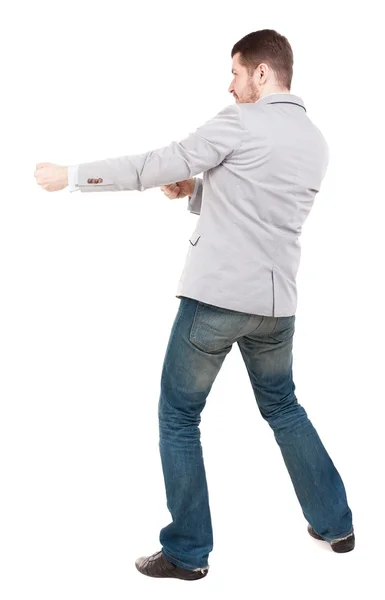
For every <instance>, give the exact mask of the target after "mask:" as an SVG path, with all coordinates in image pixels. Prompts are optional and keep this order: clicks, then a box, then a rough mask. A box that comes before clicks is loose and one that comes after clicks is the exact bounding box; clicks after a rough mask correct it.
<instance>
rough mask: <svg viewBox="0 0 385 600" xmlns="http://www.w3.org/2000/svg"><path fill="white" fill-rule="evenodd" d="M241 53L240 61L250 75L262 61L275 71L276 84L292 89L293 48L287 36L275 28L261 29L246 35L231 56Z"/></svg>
mask: <svg viewBox="0 0 385 600" xmlns="http://www.w3.org/2000/svg"><path fill="white" fill-rule="evenodd" d="M238 53H239V57H238V60H239V63H240V64H241V65H242V66H243V67H245V68H246V69H247V71H248V74H249V76H250V77H253V75H254V73H255V69H257V68H258V67H259V65H260V64H261V63H266V64H267V66H268V67H269V68H270V69H271V70H272V71H273V73H274V76H275V82H276V86H277V87H279V88H282V89H287V90H290V88H291V81H292V78H293V62H294V59H293V50H292V48H291V46H290V44H289V41H288V40H287V38H286V37H285V36H283V35H281V34H279V33H278V32H277V31H275V30H274V29H260V30H259V31H253V32H252V33H249V34H247V35H245V36H244V37H243V38H242V39H240V40H239V41H238V42H237V43H236V44H235V45H234V46H233V49H232V51H231V58H233V57H234V55H236V54H238Z"/></svg>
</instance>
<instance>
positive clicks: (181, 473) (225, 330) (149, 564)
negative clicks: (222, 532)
mask: <svg viewBox="0 0 385 600" xmlns="http://www.w3.org/2000/svg"><path fill="white" fill-rule="evenodd" d="M231 57H232V74H233V80H232V82H231V85H230V87H229V92H230V93H231V94H232V95H233V97H234V98H235V103H233V104H231V105H229V106H226V107H225V108H224V109H223V110H221V111H220V112H219V113H218V114H217V115H216V116H215V117H214V118H212V119H211V120H209V121H207V122H206V123H205V124H204V125H202V126H201V127H199V128H198V129H197V130H196V131H195V133H193V134H190V135H189V136H188V137H186V138H185V139H183V140H182V141H181V142H172V143H171V144H170V145H168V146H166V147H164V148H160V149H158V150H154V151H150V152H147V153H144V154H140V155H134V156H121V157H117V158H109V159H106V160H100V161H96V162H91V163H83V164H80V165H78V166H72V167H61V166H58V165H53V164H51V163H41V164H38V165H37V167H36V171H35V177H36V179H37V182H38V184H39V185H41V186H42V187H43V188H44V189H46V190H47V191H56V190H60V189H63V188H65V187H66V186H67V185H68V184H69V186H70V190H71V191H74V190H76V189H80V190H81V191H82V192H95V191H96V192H103V191H120V190H122V191H123V190H139V191H143V190H145V189H148V188H153V187H157V186H161V188H162V190H163V191H164V193H165V194H166V195H167V196H168V197H169V198H181V197H184V196H189V198H188V209H189V210H190V211H191V212H192V213H194V214H197V215H200V218H199V220H198V225H197V227H196V230H195V231H194V233H193V234H192V236H191V238H190V246H189V251H188V255H187V260H186V265H185V268H184V271H183V273H182V276H181V279H180V282H179V287H178V290H177V297H178V298H180V304H179V309H178V312H177V315H176V318H175V321H174V324H173V327H172V330H171V335H170V339H169V342H168V346H167V349H166V354H165V358H164V365H163V371H162V377H161V390H160V399H159V407H158V415H159V432H160V439H159V448H160V454H161V461H162V469H163V475H164V481H165V488H166V495H167V506H168V509H169V511H170V513H171V516H172V522H171V523H170V524H168V525H167V526H166V527H164V528H163V529H162V530H161V531H160V538H159V539H160V543H161V546H162V548H161V550H160V551H158V552H156V553H154V554H152V555H151V556H148V557H142V558H140V559H138V560H137V561H136V566H137V568H138V570H139V571H140V572H141V573H143V574H145V575H149V576H151V577H174V578H179V579H185V580H194V579H200V578H202V577H205V576H206V575H207V573H208V569H209V565H208V557H209V554H210V552H211V551H212V549H213V531H212V524H211V516H210V507H209V499H208V489H207V482H206V474H205V468H204V462H203V454H202V446H201V443H200V429H199V424H200V419H201V413H202V411H203V409H204V407H205V404H206V400H207V396H208V394H209V392H210V390H211V387H212V385H213V383H214V381H215V379H216V377H217V375H218V372H219V370H220V368H221V366H222V364H223V362H224V360H225V358H226V356H227V354H228V353H229V352H230V351H231V349H232V346H233V344H234V343H237V344H238V347H239V349H240V352H241V355H242V357H243V360H244V363H245V366H246V369H247V372H248V375H249V378H250V382H251V385H252V388H253V391H254V394H255V398H256V402H257V406H258V409H259V411H260V413H261V415H262V417H263V418H264V419H265V420H266V421H267V423H268V424H269V425H270V427H271V428H272V430H273V433H274V436H275V439H276V441H277V443H278V445H279V447H280V450H281V453H282V456H283V459H284V462H285V465H286V467H287V470H288V473H289V475H290V478H291V481H292V483H293V487H294V491H295V493H296V495H297V498H298V501H299V503H300V505H301V509H302V512H303V514H304V517H305V519H306V520H307V522H308V531H309V533H310V535H312V536H313V537H315V538H317V539H322V540H324V541H326V542H328V543H329V544H330V546H331V548H332V550H334V551H335V552H348V551H350V550H353V548H354V544H355V536H354V529H353V523H352V512H351V510H350V508H349V506H348V503H347V497H346V492H345V488H344V484H343V482H342V479H341V477H340V475H339V473H338V471H337V469H336V467H335V466H334V464H333V462H332V460H331V458H330V456H329V455H328V453H327V451H326V449H325V447H324V446H323V444H322V441H321V440H320V438H319V436H318V434H317V431H316V429H315V428H314V426H313V425H312V423H311V421H310V420H309V418H308V416H307V413H306V411H305V409H304V408H303V407H302V406H301V405H300V404H299V403H298V400H297V398H296V395H295V385H294V382H293V374H292V360H293V357H292V346H293V335H294V328H295V327H294V326H295V312H296V308H297V289H296V275H297V271H298V267H299V262H300V243H299V237H300V234H301V229H302V225H303V223H304V222H305V220H306V218H307V217H308V215H309V212H310V210H311V208H312V205H313V202H314V198H315V196H316V194H317V192H319V190H320V186H321V182H322V180H323V178H324V175H325V172H326V169H327V165H328V147H327V144H326V142H325V140H324V138H323V136H322V134H321V133H320V131H319V130H318V129H317V127H316V126H315V125H314V124H313V123H312V122H311V120H310V119H309V117H308V115H307V113H306V108H305V105H304V103H303V101H302V99H301V98H300V97H298V96H296V95H294V94H292V93H291V92H290V88H291V80H292V75H293V52H292V48H291V46H290V44H289V42H288V40H287V39H286V38H285V37H284V36H282V35H280V34H279V33H277V32H276V31H274V30H269V29H264V30H260V31H255V32H252V33H250V34H248V35H246V36H245V37H244V38H242V39H241V40H240V41H238V42H237V43H236V44H235V46H234V47H233V49H232V52H231ZM199 173H203V179H200V178H195V176H196V175H198V174H199Z"/></svg>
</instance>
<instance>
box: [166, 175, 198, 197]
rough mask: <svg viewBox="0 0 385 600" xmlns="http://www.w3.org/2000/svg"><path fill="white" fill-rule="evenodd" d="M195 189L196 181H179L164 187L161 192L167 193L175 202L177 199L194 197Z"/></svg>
mask: <svg viewBox="0 0 385 600" xmlns="http://www.w3.org/2000/svg"><path fill="white" fill-rule="evenodd" d="M194 187H195V179H185V180H184V181H178V182H177V183H170V184H169V185H162V186H161V188H160V189H161V190H162V192H164V193H165V195H166V196H167V198H170V200H174V199H175V198H184V197H185V196H192V195H193V192H194Z"/></svg>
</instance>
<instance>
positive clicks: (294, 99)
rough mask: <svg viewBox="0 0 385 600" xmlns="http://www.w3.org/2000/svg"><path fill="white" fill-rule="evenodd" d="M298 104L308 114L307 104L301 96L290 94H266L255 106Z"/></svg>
mask: <svg viewBox="0 0 385 600" xmlns="http://www.w3.org/2000/svg"><path fill="white" fill-rule="evenodd" d="M282 103H283V104H286V103H289V104H297V105H298V106H302V108H303V109H304V111H305V112H306V108H305V104H304V102H303V100H302V98H300V97H299V96H296V95H295V94H290V93H288V92H286V93H285V92H280V93H273V94H266V96H262V98H260V99H259V100H257V101H256V103H255V104H282Z"/></svg>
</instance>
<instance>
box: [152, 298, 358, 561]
mask: <svg viewBox="0 0 385 600" xmlns="http://www.w3.org/2000/svg"><path fill="white" fill-rule="evenodd" d="M294 324H295V315H294V316H291V317H266V316H258V315H250V314H247V313H241V312H237V311H233V310H227V309H224V308H219V307H216V306H211V305H209V304H204V303H202V302H198V301H197V300H192V299H190V298H185V297H182V298H181V299H180V305H179V309H178V312H177V315H176V318H175V321H174V324H173V327H172V330H171V335H170V339H169V342H168V346H167V349H166V354H165V358H164V364H163V370H162V377H161V391H160V399H159V407H158V416H159V434H160V437H159V449H160V455H161V463H162V470H163V476H164V482H165V488H166V497H167V508H168V510H169V511H170V514H171V516H172V522H171V523H170V524H169V525H167V526H166V527H164V528H163V529H161V531H160V537H159V539H160V543H161V545H162V552H163V554H164V555H165V557H166V558H167V559H168V560H169V561H170V562H172V563H174V564H176V565H178V566H180V567H183V568H185V569H189V570H194V569H198V568H204V567H208V556H209V553H210V552H211V551H212V549H213V531H212V524H211V516H210V506H209V498H208V489H207V481H206V473H205V468H204V463H203V454H202V446H201V442H200V429H199V424H200V420H201V412H202V411H203V409H204V407H205V404H206V399H207V396H208V394H209V392H210V390H211V387H212V385H213V383H214V381H215V378H216V376H217V375H218V373H219V370H220V368H221V366H222V364H223V361H224V360H225V357H226V355H227V354H228V353H229V352H230V351H231V349H232V345H233V344H234V343H235V342H237V344H238V346H239V349H240V351H241V354H242V357H243V360H244V363H245V366H246V369H247V372H248V374H249V378H250V381H251V385H252V387H253V391H254V395H255V398H256V402H257V406H258V409H259V411H260V413H261V415H262V417H263V418H264V419H265V420H266V421H267V423H268V424H269V425H270V427H271V428H272V430H273V433H274V436H275V439H276V441H277V443H278V445H279V447H280V450H281V453H282V456H283V460H284V462H285V465H286V467H287V470H288V472H289V475H290V478H291V481H292V483H293V486H294V490H295V493H296V495H297V498H298V500H299V503H300V505H301V508H302V512H303V514H304V516H305V518H306V520H307V521H308V523H310V525H311V526H312V527H313V529H314V530H315V531H316V532H317V533H318V534H319V535H320V536H322V537H323V538H324V539H326V540H328V541H331V540H335V539H338V538H341V537H345V536H347V535H349V534H350V533H351V532H352V531H353V525H352V513H351V510H350V508H349V506H348V504H347V498H346V492H345V488H344V484H343V482H342V480H341V477H340V475H339V473H338V471H337V470H336V467H335V466H334V464H333V462H332V460H331V458H330V456H329V455H328V453H327V451H326V449H325V447H324V446H323V444H322V442H321V440H320V438H319V436H318V434H317V432H316V430H315V428H314V427H313V425H312V423H311V421H310V420H309V418H308V416H307V413H306V412H305V409H304V408H303V407H302V406H301V405H300V404H299V403H298V401H297V398H296V396H295V393H294V390H295V385H294V383H293V377H292V342H293V334H294Z"/></svg>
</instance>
